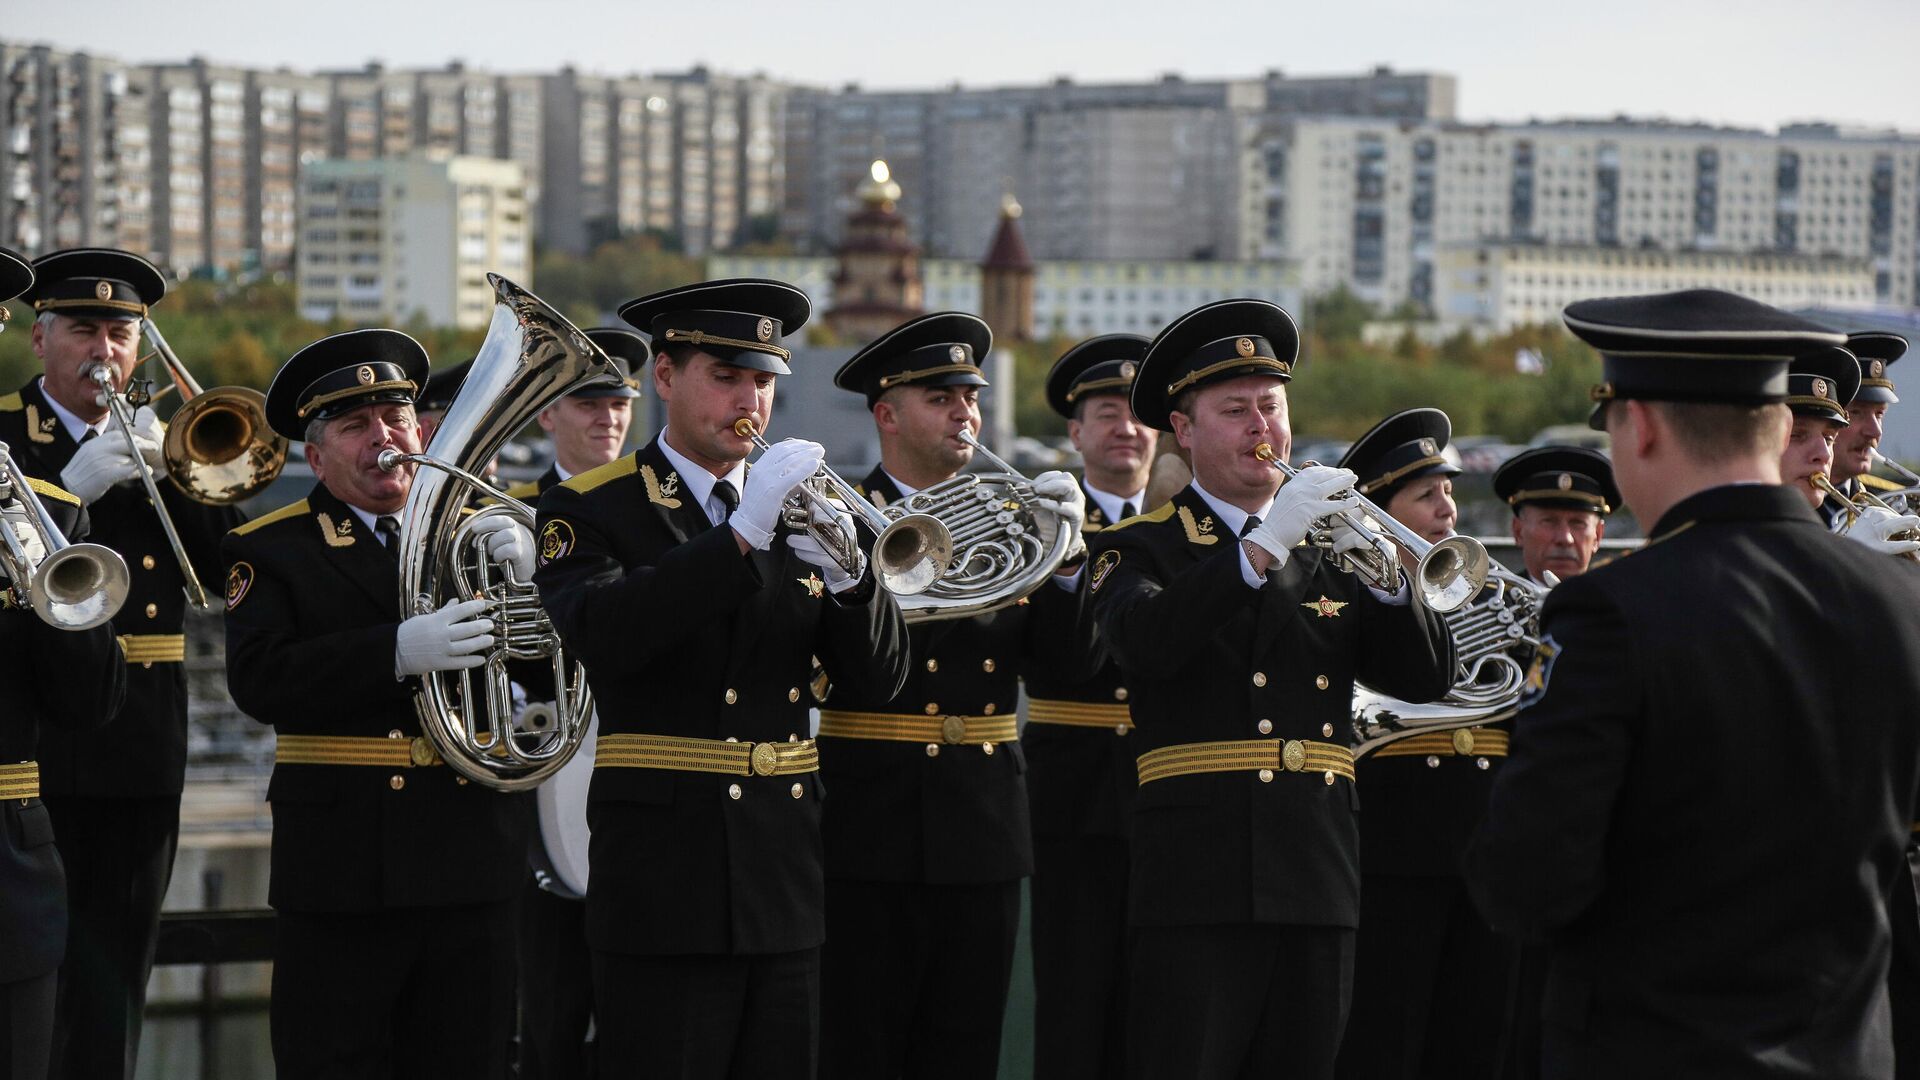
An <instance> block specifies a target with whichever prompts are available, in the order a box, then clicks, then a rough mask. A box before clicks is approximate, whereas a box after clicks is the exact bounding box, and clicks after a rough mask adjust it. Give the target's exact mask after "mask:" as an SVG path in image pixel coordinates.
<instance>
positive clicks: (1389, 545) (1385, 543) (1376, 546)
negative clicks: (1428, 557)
mask: <svg viewBox="0 0 1920 1080" xmlns="http://www.w3.org/2000/svg"><path fill="white" fill-rule="evenodd" d="M1327 540H1328V541H1329V542H1330V543H1331V544H1332V546H1333V553H1334V554H1335V555H1341V554H1344V553H1346V552H1350V551H1365V550H1367V549H1369V548H1371V549H1373V551H1374V552H1375V553H1376V554H1378V555H1379V557H1380V558H1381V559H1382V560H1383V561H1382V562H1381V564H1380V565H1382V566H1397V565H1399V560H1400V555H1399V551H1400V549H1399V548H1398V547H1396V546H1395V545H1394V543H1393V542H1392V541H1391V540H1388V539H1387V538H1386V537H1384V536H1381V535H1380V534H1379V533H1376V532H1374V531H1373V530H1371V529H1356V528H1354V527H1353V526H1351V525H1349V524H1347V523H1346V522H1344V521H1340V520H1339V519H1337V518H1336V519H1335V520H1333V521H1332V522H1329V523H1328V528H1327Z"/></svg>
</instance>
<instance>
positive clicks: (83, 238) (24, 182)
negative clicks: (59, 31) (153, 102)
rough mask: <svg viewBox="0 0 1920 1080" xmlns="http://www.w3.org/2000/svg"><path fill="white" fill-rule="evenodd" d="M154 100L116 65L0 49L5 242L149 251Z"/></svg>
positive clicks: (35, 247)
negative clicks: (150, 104)
mask: <svg viewBox="0 0 1920 1080" xmlns="http://www.w3.org/2000/svg"><path fill="white" fill-rule="evenodd" d="M148 92H149V87H148V85H147V83H146V81H145V80H144V79H142V78H140V77H139V72H138V70H137V69H132V68H129V67H128V66H126V65H124V64H121V63H118V62H116V61H113V60H106V59H102V58H100V57H96V56H90V55H88V54H86V53H76V52H62V51H59V50H55V49H51V48H48V47H46V46H42V45H33V46H26V45H14V44H7V43H4V42H0V132H3V133H4V137H0V244H6V245H8V246H10V247H14V248H18V249H19V250H21V251H23V252H26V253H28V254H39V253H41V252H45V251H51V250H54V249H56V248H63V247H76V246H80V245H91V244H97V245H103V246H113V247H124V248H127V249H129V250H132V251H138V252H142V253H146V252H149V251H150V250H151V237H152V226H153V222H152V219H151V216H150V214H151V211H150V206H151V200H152V190H151V186H150V183H149V168H150V166H151V157H150V146H151V143H150V138H151V136H150V130H149V120H148V109H147V94H148Z"/></svg>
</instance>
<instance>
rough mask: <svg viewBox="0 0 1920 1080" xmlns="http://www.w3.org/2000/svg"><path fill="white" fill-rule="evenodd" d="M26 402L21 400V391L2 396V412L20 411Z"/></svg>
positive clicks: (0, 405)
mask: <svg viewBox="0 0 1920 1080" xmlns="http://www.w3.org/2000/svg"><path fill="white" fill-rule="evenodd" d="M25 404H26V403H25V402H23V401H21V400H20V391H18V390H15V391H14V392H13V393H11V394H8V395H6V396H5V397H0V412H19V411H20V409H21V407H22V406H24V405H25Z"/></svg>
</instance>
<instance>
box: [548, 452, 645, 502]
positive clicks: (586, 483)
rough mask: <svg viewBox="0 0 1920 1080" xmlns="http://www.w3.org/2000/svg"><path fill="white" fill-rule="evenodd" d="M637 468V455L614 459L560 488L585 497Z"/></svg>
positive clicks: (568, 481)
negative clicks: (602, 485) (595, 489)
mask: <svg viewBox="0 0 1920 1080" xmlns="http://www.w3.org/2000/svg"><path fill="white" fill-rule="evenodd" d="M639 467H640V455H639V454H637V453H634V454H628V455H627V456H625V457H621V458H615V459H613V460H612V461H609V462H607V463H606V464H605V465H601V466H599V467H598V468H593V469H588V470H587V471H586V472H583V473H581V474H580V475H578V476H575V477H572V478H570V479H568V480H567V481H566V482H565V483H563V484H561V485H560V486H561V487H563V488H566V489H567V490H568V491H577V492H579V493H580V494H582V495H585V494H586V493H587V492H589V491H592V490H593V489H594V488H597V487H599V486H600V485H601V484H605V483H609V482H611V481H614V480H618V479H620V478H621V477H623V476H632V475H633V474H634V472H635V470H637V469H638V468H639Z"/></svg>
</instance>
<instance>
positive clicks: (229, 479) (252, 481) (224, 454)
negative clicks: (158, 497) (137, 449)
mask: <svg viewBox="0 0 1920 1080" xmlns="http://www.w3.org/2000/svg"><path fill="white" fill-rule="evenodd" d="M162 449H163V451H164V452H165V454H166V460H167V478H168V479H170V480H172V481H173V483H174V486H175V487H177V488H179V489H180V490H181V492H183V493H184V494H186V495H187V496H188V497H189V498H191V499H194V500H196V501H198V502H203V503H210V504H212V505H215V506H224V505H227V504H229V503H236V502H240V501H241V500H243V499H247V498H250V497H251V496H253V495H254V494H256V493H257V492H259V491H260V490H261V489H262V488H265V487H266V486H267V485H268V484H271V483H273V480H274V478H275V477H277V476H279V475H280V470H281V469H283V468H285V467H286V464H287V440H286V437H285V436H283V435H281V434H279V433H278V432H276V431H274V430H273V429H272V428H270V427H268V426H267V399H266V395H264V394H262V393H260V391H258V390H254V389H251V388H249V387H244V386H223V387H219V388H217V389H214V390H206V391H202V392H201V393H198V394H195V395H194V396H193V398H192V399H191V400H188V401H186V402H183V403H182V404H181V406H180V408H179V409H178V410H176V411H175V412H174V414H173V419H172V420H171V421H170V422H169V423H168V424H167V438H166V443H165V445H164V446H163V447H162Z"/></svg>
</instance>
